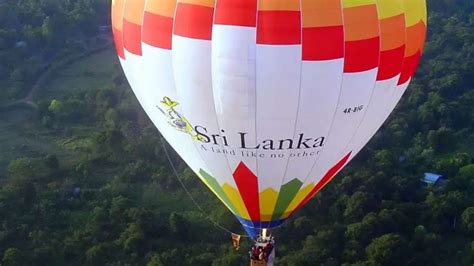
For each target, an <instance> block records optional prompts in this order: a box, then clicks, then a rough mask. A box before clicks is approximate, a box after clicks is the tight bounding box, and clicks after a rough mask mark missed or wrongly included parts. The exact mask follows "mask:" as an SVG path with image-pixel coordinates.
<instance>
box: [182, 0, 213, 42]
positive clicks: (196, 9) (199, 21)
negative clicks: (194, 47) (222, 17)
mask: <svg viewBox="0 0 474 266" xmlns="http://www.w3.org/2000/svg"><path fill="white" fill-rule="evenodd" d="M213 17H214V8H212V7H207V6H200V5H192V4H185V3H178V6H177V7H176V16H175V23H174V24H175V25H174V33H175V34H176V35H180V36H183V37H188V38H193V39H201V40H211V38H212V21H213Z"/></svg>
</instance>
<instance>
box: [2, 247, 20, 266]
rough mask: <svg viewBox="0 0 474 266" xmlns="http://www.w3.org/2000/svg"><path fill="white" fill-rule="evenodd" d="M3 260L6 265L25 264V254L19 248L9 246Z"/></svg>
mask: <svg viewBox="0 0 474 266" xmlns="http://www.w3.org/2000/svg"><path fill="white" fill-rule="evenodd" d="M2 262H3V264H4V265H5V266H16V265H25V259H24V256H23V255H22V254H21V251H20V250H19V249H17V248H8V249H7V250H5V252H4V253H3V259H2Z"/></svg>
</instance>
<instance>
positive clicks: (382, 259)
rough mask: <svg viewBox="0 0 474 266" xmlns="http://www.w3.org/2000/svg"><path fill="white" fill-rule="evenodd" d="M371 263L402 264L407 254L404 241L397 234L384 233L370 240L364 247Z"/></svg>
mask: <svg viewBox="0 0 474 266" xmlns="http://www.w3.org/2000/svg"><path fill="white" fill-rule="evenodd" d="M365 252H366V255H367V258H368V260H369V262H370V263H372V264H373V265H402V264H403V261H404V259H406V258H407V257H408V256H407V253H406V252H407V250H406V241H405V240H404V239H403V238H402V237H401V236H400V235H398V234H386V235H382V236H380V237H377V238H375V239H374V240H372V243H370V245H368V246H367V248H366V249H365Z"/></svg>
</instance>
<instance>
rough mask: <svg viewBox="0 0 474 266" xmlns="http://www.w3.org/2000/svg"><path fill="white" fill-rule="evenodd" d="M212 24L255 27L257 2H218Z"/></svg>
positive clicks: (253, 0)
mask: <svg viewBox="0 0 474 266" xmlns="http://www.w3.org/2000/svg"><path fill="white" fill-rule="evenodd" d="M214 24H221V25H232V26H244V27H255V26H256V25H257V0H238V1H235V0H219V1H217V5H216V16H215V21H214Z"/></svg>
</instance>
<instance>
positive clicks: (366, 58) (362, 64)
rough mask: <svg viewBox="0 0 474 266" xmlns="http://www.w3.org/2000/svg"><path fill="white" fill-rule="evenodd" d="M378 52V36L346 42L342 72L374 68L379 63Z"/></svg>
mask: <svg viewBox="0 0 474 266" xmlns="http://www.w3.org/2000/svg"><path fill="white" fill-rule="evenodd" d="M379 54H380V38H379V37H374V38H370V39H366V40H358V41H348V42H346V44H345V54H344V59H345V60H344V72H345V73H354V72H362V71H367V70H371V69H374V68H376V67H377V66H378V64H379Z"/></svg>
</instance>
